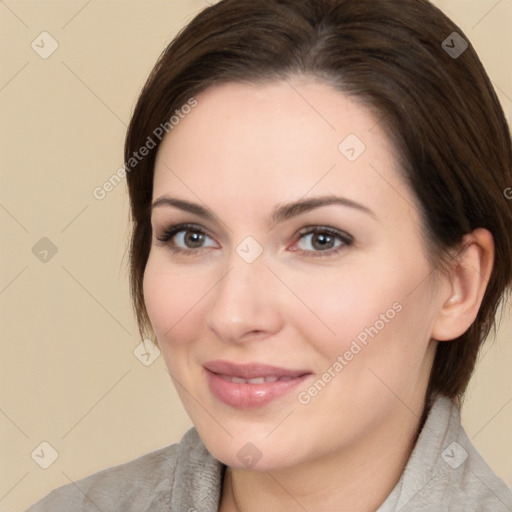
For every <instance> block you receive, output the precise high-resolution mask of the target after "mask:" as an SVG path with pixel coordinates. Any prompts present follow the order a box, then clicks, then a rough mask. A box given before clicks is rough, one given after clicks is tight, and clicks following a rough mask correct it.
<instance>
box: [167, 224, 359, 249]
mask: <svg viewBox="0 0 512 512" xmlns="http://www.w3.org/2000/svg"><path fill="white" fill-rule="evenodd" d="M170 230H173V231H174V233H173V234H172V235H171V238H173V237H175V236H176V235H177V234H178V233H181V232H182V231H194V230H196V231H198V232H201V233H203V234H205V235H206V236H207V237H209V238H211V239H212V240H214V238H215V237H214V236H212V235H210V233H209V230H208V229H206V228H204V227H203V226H201V225H200V224H196V223H192V222H183V223H176V224H171V225H169V226H167V227H164V228H163V229H162V231H161V234H160V235H159V236H158V238H161V237H162V236H163V235H164V234H165V233H166V232H168V231H170ZM322 231H325V232H332V235H334V236H337V237H338V238H339V239H348V240H347V241H350V243H353V242H354V237H353V236H352V235H351V234H350V233H348V232H347V231H345V230H343V229H339V228H335V227H332V226H328V225H323V224H308V225H307V226H303V227H302V228H300V229H299V230H297V231H296V232H295V237H296V238H297V240H300V239H301V238H302V237H303V236H306V235H310V234H314V233H315V232H322ZM199 249H201V248H199ZM185 250H191V251H193V250H194V249H185Z"/></svg>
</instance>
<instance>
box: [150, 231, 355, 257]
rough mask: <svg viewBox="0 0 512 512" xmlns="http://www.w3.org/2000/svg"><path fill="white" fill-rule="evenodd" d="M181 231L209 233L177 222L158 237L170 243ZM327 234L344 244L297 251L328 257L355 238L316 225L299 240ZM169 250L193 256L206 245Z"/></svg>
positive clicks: (170, 245)
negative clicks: (318, 234)
mask: <svg viewBox="0 0 512 512" xmlns="http://www.w3.org/2000/svg"><path fill="white" fill-rule="evenodd" d="M181 231H192V232H194V233H200V234H202V235H206V236H208V234H207V233H206V232H205V231H204V230H202V229H201V228H199V227H198V226H196V225H194V224H177V225H174V226H170V227H168V228H167V229H166V230H165V231H164V232H163V233H162V234H161V235H160V236H159V237H157V240H159V241H160V242H164V243H168V242H169V241H170V240H171V238H172V237H173V236H174V235H176V234H178V233H180V232H181ZM317 233H322V234H327V235H329V236H333V237H336V238H338V239H339V240H341V242H342V244H341V245H339V246H338V247H337V248H335V249H331V250H328V251H306V250H304V249H297V250H296V251H297V252H299V253H301V254H306V255H307V256H308V257H313V258H316V257H326V256H334V255H336V254H338V253H339V252H340V251H342V250H343V249H344V248H345V247H349V246H351V245H352V244H353V242H354V239H353V238H352V237H351V236H350V235H349V234H348V233H345V232H343V231H338V230H337V229H333V228H328V227H322V226H315V227H313V228H305V229H304V230H301V232H299V240H300V239H301V238H302V237H303V236H305V235H311V234H317ZM168 247H169V250H170V251H172V252H173V253H182V254H185V255H187V256H192V255H193V254H192V253H196V254H197V253H198V252H200V251H201V249H205V247H199V248H198V249H182V248H181V247H176V246H175V245H172V244H170V243H169V244H168Z"/></svg>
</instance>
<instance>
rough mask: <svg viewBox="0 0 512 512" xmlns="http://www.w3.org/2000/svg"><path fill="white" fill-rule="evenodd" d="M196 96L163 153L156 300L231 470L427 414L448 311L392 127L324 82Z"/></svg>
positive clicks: (149, 270) (207, 431) (186, 392)
mask: <svg viewBox="0 0 512 512" xmlns="http://www.w3.org/2000/svg"><path fill="white" fill-rule="evenodd" d="M196 99H197V106H196V107H195V108H194V109H192V110H191V112H190V113H188V114H187V115H184V116H183V119H180V122H179V124H178V125H177V126H175V127H174V129H173V130H172V132H170V133H169V135H168V136H167V137H166V138H165V139H164V141H163V143H162V145H161V147H160V148H159V152H158V155H157V161H156V166H155V178H154V190H153V201H154V202H158V204H154V206H153V210H152V218H151V222H152V228H153V239H152V246H151V251H150V255H149V260H148V262H147V267H146V270H145V274H144V297H145V301H146V305H147V310H148V313H149V317H150V319H151V323H152V326H153V329H154V331H155V333H156V335H157V338H158V342H159V344H160V347H161V350H162V353H163V357H164V359H165V362H166V364H167V367H168V369H169V372H170V374H171V376H172V377H173V379H174V381H175V384H176V388H177V391H178V393H179V395H180V397H181V400H182V401H183V404H184V406H185V408H186V410H187V412H188V414H189V415H190V417H191V419H192V421H193V423H194V425H195V426H196V428H197V430H198V432H199V435H200V436H201V438H202V440H203V441H204V443H205V445H206V446H207V448H208V449H209V450H210V452H211V453H212V454H213V455H214V456H215V457H217V458H218V459H220V460H221V461H223V462H224V463H226V464H228V465H230V466H231V467H236V468H250V467H252V465H253V464H255V463H256V465H255V466H254V467H255V469H271V468H274V469H275V468H284V467H290V466H293V465H297V464H300V463H303V462H311V461H313V460H315V459H318V458H321V457H323V456H325V457H327V455H328V454H330V455H332V454H333V453H349V450H351V449H353V448H355V447H357V446H358V443H362V442H363V441H364V442H365V443H368V442H370V440H372V439H373V440H375V441H376V443H375V446H381V445H382V439H383V438H385V436H386V435H388V434H389V432H393V433H394V435H395V436H396V435H397V434H399V433H400V431H401V429H403V430H404V431H405V427H404V425H405V424H407V423H409V424H410V423H411V420H412V419H416V420H417V418H418V417H419V416H420V415H421V411H422V407H423V402H422V400H423V396H424V392H425V389H426V386H427V382H428V377H429V374H430V370H431V364H432V360H433V348H434V342H431V339H430V334H431V330H432V327H433V324H434V322H435V319H436V315H437V313H438V311H439V309H440V307H441V297H440V293H439V291H438V288H437V287H436V286H434V284H433V283H434V281H433V279H432V275H433V274H432V272H431V271H432V269H431V267H430V265H429V263H428V261H427V258H426V256H425V251H424V244H423V235H422V232H421V229H420V221H419V214H418V207H417V203H416V200H415V197H414V196H413V195H412V193H411V191H410V190H409V189H408V187H407V186H406V185H405V183H404V182H403V181H402V180H401V178H400V174H399V171H398V168H397V162H396V159H395V156H394V154H393V148H392V146H391V144H390V142H389V141H388V139H387V138H386V136H385V132H384V131H383V126H382V125H381V124H379V119H378V118H376V117H374V116H373V115H372V114H370V113H369V112H368V111H367V110H366V109H365V108H363V107H362V106H361V105H360V104H358V103H356V102H355V101H354V100H353V99H350V98H349V97H348V96H346V95H344V94H342V93H340V92H339V91H336V90H334V89H333V88H331V87H330V86H328V85H326V84H324V83H321V82H318V81H313V80H310V81H305V80H298V79H297V80H294V81H291V82H289V83H287V82H284V81H283V82H274V83H271V84H265V85H248V84H233V83H230V84H224V85H220V86H219V85H217V86H214V87H210V88H209V89H207V90H206V91H205V92H203V93H202V94H200V95H199V96H198V97H197V98H196ZM187 110H188V109H187ZM327 197H336V198H339V202H330V203H326V204H324V205H321V206H318V205H316V206H315V203H314V202H312V201H313V200H315V201H316V200H319V199H322V198H327ZM171 198H172V199H175V200H179V201H182V202H183V203H182V204H184V203H186V204H190V205H194V207H193V208H192V207H190V208H180V207H178V206H177V205H176V203H175V204H174V205H173V204H171V202H170V201H166V199H171ZM293 203H297V206H294V207H291V206H286V205H291V204H293ZM302 203H304V206H300V204H302ZM204 211H206V212H208V214H209V215H208V216H206V215H203V214H202V213H201V212H204ZM180 224H190V225H191V226H188V227H186V228H183V227H181V228H178V230H177V231H176V232H175V233H174V234H173V233H172V232H170V231H169V229H170V228H171V227H172V226H177V225H180ZM315 230H316V232H315ZM166 232H167V233H166ZM166 235H167V236H166ZM164 238H167V241H162V240H163V239H164ZM159 239H162V240H159ZM174 249H180V250H181V252H174ZM249 378H251V379H256V380H253V381H251V382H249V381H248V380H247V379H249ZM262 378H265V381H266V382H263V381H262ZM276 379H277V380H276ZM414 417H416V418H414ZM386 432H387V433H388V434H386ZM379 439H380V441H381V442H380V443H379V442H377V440H379ZM248 443H250V444H248ZM367 445H368V444H367ZM368 446H371V442H370V444H369V445H368Z"/></svg>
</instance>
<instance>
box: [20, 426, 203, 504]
mask: <svg viewBox="0 0 512 512" xmlns="http://www.w3.org/2000/svg"><path fill="white" fill-rule="evenodd" d="M198 443H200V440H199V437H198V436H197V433H196V432H195V429H190V430H189V431H188V432H187V433H186V434H185V435H184V436H183V438H182V439H181V441H180V443H176V444H173V445H170V446H167V447H164V448H160V449H159V450H155V451H153V452H150V453H147V454H145V455H142V456H141V457H138V458H136V459H134V460H131V461H129V462H126V463H124V464H120V465H117V466H113V467H109V468H107V469H104V470H102V471H99V472H97V473H94V474H92V475H90V476H88V477H86V478H82V479H81V480H77V481H76V482H71V483H69V484H66V485H64V486H62V487H59V488H57V489H55V490H53V491H52V492H50V493H49V494H48V495H47V496H46V497H44V498H43V499H42V500H41V501H39V502H37V503H36V504H34V505H32V506H31V507H30V508H29V509H28V510H27V511H26V512H89V511H91V512H92V511H95V512H96V511H97V510H105V511H107V510H108V511H109V512H113V511H123V512H131V511H137V512H143V511H149V510H151V511H152V512H153V511H154V512H160V511H163V510H169V504H170V503H171V498H172V490H173V485H174V478H175V474H176V472H177V469H178V470H179V465H180V462H179V461H180V456H181V458H182V459H183V456H184V455H186V454H187V452H190V451H194V450H197V449H196V448H194V446H195V445H197V444H198ZM203 453H204V452H203Z"/></svg>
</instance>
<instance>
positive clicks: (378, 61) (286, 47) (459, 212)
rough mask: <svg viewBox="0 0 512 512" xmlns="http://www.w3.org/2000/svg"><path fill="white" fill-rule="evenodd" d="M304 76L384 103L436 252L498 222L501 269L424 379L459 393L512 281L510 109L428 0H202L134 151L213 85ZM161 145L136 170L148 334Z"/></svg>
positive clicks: (139, 279)
mask: <svg viewBox="0 0 512 512" xmlns="http://www.w3.org/2000/svg"><path fill="white" fill-rule="evenodd" d="M454 32H456V33H457V35H456V36H454V34H453V33H454ZM450 37H451V38H452V39H450ZM454 37H455V38H456V39H453V38H454ZM460 38H462V39H460ZM455 40H456V41H457V43H458V44H459V45H460V44H464V42H465V43H467V44H468V45H469V47H468V48H467V49H465V51H463V52H462V54H460V55H459V56H455V55H453V53H452V54H450V53H449V52H448V51H447V48H446V43H444V44H443V41H449V45H448V46H449V47H451V48H453V47H455V42H454V41H455ZM461 41H463V42H462V43H461ZM460 48H461V49H463V48H464V46H460ZM294 75H310V76H313V77H319V78H321V79H324V80H325V81H327V82H328V83H329V84H331V85H334V86H335V87H337V88H338V90H340V91H342V92H344V93H347V94H350V95H352V96H355V97H357V98H359V99H360V100H362V101H363V103H364V104H366V105H367V106H369V107H371V108H372V109H374V110H375V111H376V112H378V113H380V116H381V117H382V120H381V123H382V124H383V126H385V127H386V128H387V132H388V133H389V136H390V139H391V140H392V142H393V143H394V145H395V147H396V149H397V151H398V154H399V155H400V160H401V162H400V163H401V167H402V169H403V173H404V176H405V177H406V179H407V180H408V182H409V184H410V187H411V189H412V191H413V193H414V194H415V195H416V196H417V198H418V199H419V203H420V204H421V207H422V212H421V215H422V220H423V228H424V231H425V233H426V239H427V240H428V242H429V244H430V246H431V248H432V256H435V260H436V261H443V255H446V253H447V250H448V249H450V248H454V247H457V246H458V244H460V242H461V240H462V237H463V235H464V234H466V233H469V232H470V231H472V230H474V229H475V228H478V227H483V228H487V229H488V230H489V231H490V232H491V233H492V235H493V237H494V241H495V260H494V267H493V271H492V274H491V278H490V281H489V283H488V286H487V289H486V292H485V295H484V298H483V302H482V304H481V307H480V310H479V313H478V316H477V318H476V320H475V321H474V323H473V324H472V325H471V326H470V328H469V329H468V330H467V331H466V332H465V333H464V334H463V335H462V336H460V337H459V338H458V339H457V340H454V341H451V342H439V343H438V345H437V349H436V355H435V360H434V365H433V369H432V373H431V377H430V382H429V387H428V390H427V396H428V397H431V396H433V394H434V393H441V394H444V395H445V396H448V397H451V398H460V397H461V396H462V395H463V393H464V391H465V389H466V387H467V385H468V382H469V379H470V377H471V374H472V372H473V369H474V366H475V362H476V357H477V354H478V350H479V348H480V346H481V344H482V343H483V341H484V340H485V339H486V337H487V336H488V334H489V332H490V329H491V327H494V328H496V323H495V321H496V313H497V311H498V308H499V305H500V303H501V301H502V299H503V298H504V296H505V292H506V290H507V289H508V287H509V286H510V283H511V280H512V235H511V233H512V231H511V226H512V208H511V206H512V204H511V203H512V201H510V200H507V198H506V197H505V192H504V191H505V190H507V189H509V187H510V186H511V185H512V148H511V138H510V132H509V128H508V126H507V123H506V120H505V116H504V113H503V110H502V108H501V106H500V103H499V101H498V98H497V97H496V94H495V91H494V89H493V87H492V84H491V82H490V80H489V78H488V76H487V74H486V72H485V69H484V67H483V65H482V63H481V62H480V60H479V58H478V56H477V54H476V52H475V51H474V49H473V48H472V47H471V45H470V44H469V41H468V38H467V37H466V36H465V34H464V33H463V32H462V30H461V29H460V28H459V27H457V26H456V25H455V24H454V23H453V22H452V21H451V20H450V19H448V18H447V17H446V16H445V15H444V14H443V13H442V12H441V11H440V10H439V9H438V8H437V7H435V6H433V5H432V4H431V3H430V2H428V1H427V0H222V1H220V2H219V3H217V4H215V5H213V6H210V7H208V8H206V9H204V10H203V11H201V12H200V13H199V14H198V15H197V16H196V17H195V18H194V19H193V20H192V21H191V22H190V23H189V24H188V25H187V26H186V27H185V28H184V29H183V30H182V31H181V32H180V33H179V34H178V35H177V36H176V38H175V39H174V40H173V41H172V42H171V43H170V44H169V46H168V47H167V48H166V49H165V50H164V52H163V53H162V55H161V56H160V58H159V60H158V62H157V63H156V65H155V67H154V69H153V70H152V72H151V74H150V76H149V78H148V80H147V82H146V84H145V86H144V88H143V90H142V92H141V95H140V97H139V99H138V102H137V104H136V107H135V110H134V113H133V116H132V119H131V122H130V125H129V128H128V132H127V136H126V144H125V157H126V161H128V160H129V159H130V158H131V157H132V155H133V152H135V151H137V150H138V149H139V148H141V147H142V146H143V145H144V144H145V143H146V141H147V140H148V137H151V136H152V134H153V133H154V130H155V128H156V127H158V126H160V125H162V124H163V123H165V122H166V121H168V120H169V118H170V116H171V115H172V113H173V112H174V111H175V110H176V109H179V108H180V107H181V106H182V105H184V104H186V103H187V100H189V99H190V98H191V97H193V96H194V95H197V94H199V93H200V92H202V91H203V90H205V89H206V88H207V87H208V86H210V85H212V84H218V83H222V82H251V83H260V82H264V81H268V80H280V79H281V80H285V79H288V78H290V77H292V76H294ZM157 149H158V143H157V148H156V149H154V150H153V151H151V152H150V153H149V155H148V156H147V157H145V158H144V159H143V160H142V161H140V162H138V163H137V166H136V168H134V169H133V170H132V171H131V172H128V173H127V180H128V188H129V194H130V204H131V213H132V220H133V231H132V237H131V245H130V272H131V275H130V281H131V291H132V299H133V304H134V309H135V312H136V315H137V320H138V323H139V330H140V333H141V335H142V336H145V333H146V332H147V329H148V330H149V332H150V331H151V327H150V322H149V318H148V314H147V311H146V308H145V304H144V297H143V288H142V283H143V276H144V269H145V266H146V262H147V259H148V255H149V251H150V246H151V222H150V205H151V200H152V188H153V174H154V162H155V158H156V152H157Z"/></svg>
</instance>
